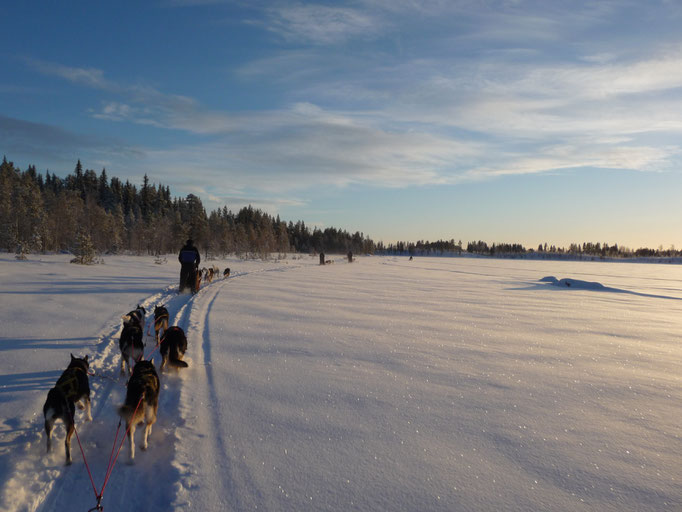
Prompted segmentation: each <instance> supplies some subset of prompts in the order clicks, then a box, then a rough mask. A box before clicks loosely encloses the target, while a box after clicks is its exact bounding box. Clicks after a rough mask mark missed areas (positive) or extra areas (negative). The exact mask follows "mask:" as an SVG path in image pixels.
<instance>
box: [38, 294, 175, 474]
mask: <svg viewBox="0 0 682 512" xmlns="http://www.w3.org/2000/svg"><path fill="white" fill-rule="evenodd" d="M145 314H146V311H145V308H144V307H142V306H140V305H138V306H137V308H136V309H135V310H133V311H131V312H130V313H128V314H127V315H123V316H122V317H121V319H122V320H123V328H122V329H121V337H120V339H119V348H120V350H121V374H124V373H125V372H126V367H127V373H128V377H129V379H128V384H127V386H128V388H127V391H126V398H125V402H124V404H123V405H121V406H120V407H119V408H118V414H119V416H121V418H123V419H124V420H125V422H126V431H128V436H129V440H130V453H129V456H130V461H131V462H132V461H133V460H134V459H135V429H136V427H137V425H139V424H140V423H142V422H144V423H145V429H144V437H143V439H142V444H141V445H140V447H141V448H142V449H143V450H146V449H147V440H148V438H149V434H150V433H151V431H152V425H153V424H154V423H155V422H156V412H157V410H158V407H159V390H160V383H159V376H158V374H157V373H156V368H155V367H154V362H153V361H145V360H143V359H142V358H143V356H144V343H143V333H144V326H145ZM168 320H169V314H168V310H167V309H166V308H165V307H164V306H156V307H155V308H154V332H155V339H156V346H158V347H159V352H160V354H161V366H160V367H159V369H160V371H163V369H164V368H165V367H166V365H168V366H172V367H174V368H187V363H186V362H185V361H183V360H182V359H183V357H184V355H185V352H186V351H187V337H186V336H185V333H184V331H183V330H182V329H181V328H180V327H178V326H175V325H174V326H171V327H169V326H168ZM150 328H151V326H150ZM131 359H132V361H133V363H132V365H131V361H130V360H131ZM89 367H90V363H89V361H88V356H87V355H86V356H85V357H83V358H79V357H74V356H73V354H71V362H70V363H69V366H68V367H67V368H66V370H64V372H63V373H62V375H61V377H59V379H58V380H57V383H56V384H55V386H54V387H53V388H52V389H51V390H50V391H49V392H48V394H47V400H46V401H45V405H44V406H43V415H44V417H45V433H46V434H47V451H48V453H49V452H50V451H51V449H52V429H53V427H54V424H55V422H56V421H57V420H58V419H61V420H62V421H63V422H64V425H65V426H66V439H65V441H64V447H65V449H66V464H67V465H68V464H71V437H72V436H73V433H74V431H75V422H74V416H75V412H76V407H78V408H79V409H85V416H86V419H87V420H88V421H92V414H91V411H90V383H89V380H88V372H89Z"/></svg>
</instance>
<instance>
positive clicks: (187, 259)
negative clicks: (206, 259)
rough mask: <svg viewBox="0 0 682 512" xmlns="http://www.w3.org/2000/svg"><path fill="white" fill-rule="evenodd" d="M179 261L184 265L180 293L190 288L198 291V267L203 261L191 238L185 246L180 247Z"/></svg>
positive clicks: (181, 270) (181, 271) (192, 290)
mask: <svg viewBox="0 0 682 512" xmlns="http://www.w3.org/2000/svg"><path fill="white" fill-rule="evenodd" d="M178 261H179V262H180V265H182V266H181V267H180V293H183V292H185V291H187V290H188V289H189V290H190V291H191V292H192V293H197V291H198V287H197V269H198V268H199V263H201V256H200V255H199V251H198V249H197V248H196V247H194V242H193V241H192V240H191V239H190V240H187V242H186V243H185V245H184V246H183V248H182V249H180V254H179V255H178Z"/></svg>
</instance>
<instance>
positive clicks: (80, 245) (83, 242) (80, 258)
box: [71, 230, 95, 265]
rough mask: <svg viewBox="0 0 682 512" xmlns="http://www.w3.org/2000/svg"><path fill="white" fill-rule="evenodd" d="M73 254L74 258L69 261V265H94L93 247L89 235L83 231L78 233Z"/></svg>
mask: <svg viewBox="0 0 682 512" xmlns="http://www.w3.org/2000/svg"><path fill="white" fill-rule="evenodd" d="M73 253H74V255H75V256H76V257H75V258H74V259H72V260H71V263H78V264H79V265H92V264H93V263H95V246H94V245H93V243H92V239H91V238H90V235H89V234H88V233H86V232H85V230H80V231H79V232H78V236H77V238H76V247H75V248H74V251H73Z"/></svg>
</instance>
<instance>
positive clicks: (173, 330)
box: [159, 325, 188, 371]
mask: <svg viewBox="0 0 682 512" xmlns="http://www.w3.org/2000/svg"><path fill="white" fill-rule="evenodd" d="M159 352H161V367H160V368H159V370H160V371H163V369H164V367H165V366H166V365H167V364H168V365H169V366H173V367H175V368H187V366H188V365H187V363H186V362H185V361H183V360H182V358H183V357H184V356H185V352H187V337H186V336H185V331H183V330H182V329H181V328H180V327H178V326H177V325H173V326H172V327H169V328H168V330H166V332H164V333H163V336H162V337H161V347H160V348H159Z"/></svg>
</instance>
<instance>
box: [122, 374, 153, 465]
mask: <svg viewBox="0 0 682 512" xmlns="http://www.w3.org/2000/svg"><path fill="white" fill-rule="evenodd" d="M159 389H160V386H159V376H158V375H157V374H156V368H154V363H153V362H152V361H139V362H138V363H137V364H135V368H134V369H133V375H132V376H131V377H130V380H129V381H128V391H127V392H126V401H125V403H124V404H123V405H122V406H121V407H119V408H118V414H119V416H121V418H123V419H124V420H126V430H127V431H128V437H129V438H130V462H132V461H133V460H135V428H136V427H137V425H138V423H142V422H143V421H144V422H145V429H144V438H143V439H142V444H141V445H140V448H142V449H143V450H146V449H147V439H148V438H149V434H151V433H152V425H153V424H154V423H155V422H156V411H157V409H158V408H159Z"/></svg>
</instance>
